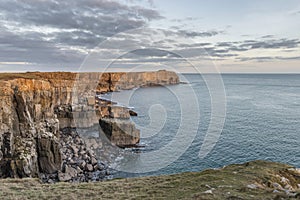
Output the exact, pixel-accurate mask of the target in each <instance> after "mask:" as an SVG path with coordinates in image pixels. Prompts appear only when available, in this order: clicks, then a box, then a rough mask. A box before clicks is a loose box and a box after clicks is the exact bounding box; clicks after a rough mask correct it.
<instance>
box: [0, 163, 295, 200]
mask: <svg viewBox="0 0 300 200" xmlns="http://www.w3.org/2000/svg"><path fill="white" fill-rule="evenodd" d="M288 168H291V166H288V165H285V164H279V163H271V162H266V161H255V162H250V163H248V164H243V165H230V166H228V167H225V168H223V169H220V170H205V171H203V172H188V173H182V174H176V175H167V176H156V177H142V178H130V179H115V180H110V181H105V182H97V183H57V184H41V183H40V182H39V180H38V179H3V180H0V199H281V198H283V199H286V198H288V197H287V196H285V195H284V193H273V190H274V189H273V188H271V187H268V186H267V185H268V183H269V182H270V183H271V182H273V181H275V182H276V181H279V180H277V179H278V174H279V175H282V174H283V173H285V174H284V175H285V177H288V178H290V179H293V178H294V179H293V184H296V182H295V181H298V182H300V179H299V180H298V179H295V176H294V175H293V174H288V173H287V169H288ZM276 175H277V176H276ZM253 183H259V184H262V185H266V187H265V188H261V189H259V188H257V189H250V188H248V187H247V186H248V185H249V184H253ZM209 190H211V191H212V193H210V192H209Z"/></svg>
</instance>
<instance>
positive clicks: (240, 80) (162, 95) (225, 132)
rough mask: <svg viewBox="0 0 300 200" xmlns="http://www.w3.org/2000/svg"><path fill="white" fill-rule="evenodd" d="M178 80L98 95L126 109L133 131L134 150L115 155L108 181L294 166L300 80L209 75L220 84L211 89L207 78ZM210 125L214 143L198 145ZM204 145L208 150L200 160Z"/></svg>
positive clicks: (298, 160)
mask: <svg viewBox="0 0 300 200" xmlns="http://www.w3.org/2000/svg"><path fill="white" fill-rule="evenodd" d="M180 76H181V80H184V83H181V84H178V85H169V86H157V87H145V88H135V89H133V90H123V91H120V92H113V93H109V94H106V95H104V97H105V98H110V99H111V100H113V101H116V102H118V103H119V104H120V105H124V106H127V107H132V109H134V111H136V112H137V113H138V116H136V117H132V118H131V120H132V121H133V122H134V123H135V125H136V127H137V128H139V129H140V130H141V140H140V147H138V148H133V149H132V148H128V149H124V150H122V151H123V153H120V156H119V157H118V159H115V160H114V161H112V163H110V167H111V168H112V171H113V176H114V177H137V176H154V175H162V174H175V173H181V172H191V171H201V170H204V169H208V168H221V167H223V166H226V165H229V164H237V163H244V162H248V161H252V160H269V161H276V162H283V163H288V164H291V165H294V166H296V167H300V148H299V144H300V75H298V74H222V75H213V74H211V75H210V76H212V79H211V80H214V78H216V80H217V81H218V82H219V83H221V84H222V87H221V89H220V88H218V89H216V90H214V89H213V88H211V87H215V86H214V84H209V83H208V81H207V79H209V78H207V76H206V77H204V76H202V75H200V74H182V75H180ZM213 76H218V77H213ZM222 89H223V90H222ZM221 90H222V91H221ZM212 91H214V92H215V93H218V91H220V95H218V94H217V95H216V94H214V95H213V94H212ZM213 98H214V99H213ZM216 98H217V99H216ZM195 101H196V102H195ZM213 101H216V102H217V103H218V102H220V104H221V105H220V106H223V107H221V108H217V109H216V111H215V112H216V113H217V114H218V109H220V112H219V114H220V116H218V117H220V118H223V119H224V121H223V122H224V124H222V120H219V122H212V110H213V109H214V108H213V107H214V106H213V105H214V104H213V103H212V102H213ZM222 111H225V113H223V112H222ZM214 123H219V124H218V125H216V126H218V127H215V132H214V131H213V132H212V133H211V134H215V137H213V141H211V142H210V143H209V142H208V144H205V138H206V137H207V135H208V134H209V133H208V129H209V127H210V126H211V127H212V129H213V130H214ZM218 130H219V131H218ZM179 135H180V136H179ZM205 145H208V146H209V148H208V150H206V154H205V155H204V157H203V156H202V157H201V156H199V152H200V149H201V148H203V146H205ZM166 149H167V150H166ZM165 150H166V151H165ZM124 152H125V153H124ZM128 155H130V156H128ZM125 165H126V166H125ZM122 166H125V167H122Z"/></svg>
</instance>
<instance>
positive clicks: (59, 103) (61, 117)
mask: <svg viewBox="0 0 300 200" xmlns="http://www.w3.org/2000/svg"><path fill="white" fill-rule="evenodd" d="M176 83H179V78H178V76H177V75H176V74H175V73H173V72H168V71H158V72H136V73H80V74H76V73H69V72H53V73H52V72H51V73H39V72H34V73H23V74H1V76H0V105H1V110H0V177H16V178H17V177H18V178H19V177H20V178H22V177H39V176H40V175H41V174H46V175H49V174H55V175H53V176H58V175H60V179H62V180H73V179H74V180H75V179H76V180H79V181H80V180H86V179H87V178H86V177H87V176H91V175H90V174H88V175H87V173H85V172H81V171H80V170H88V171H89V172H94V170H96V169H97V170H98V166H97V165H96V164H95V160H93V162H92V161H91V159H92V158H89V159H88V160H84V159H83V160H84V161H85V162H86V161H87V166H88V167H84V168H80V167H79V169H78V168H76V167H75V164H74V163H68V162H64V160H66V159H68V158H65V154H66V152H68V150H66V149H65V150H63V146H64V144H65V143H61V140H62V138H65V137H64V136H61V135H60V134H65V132H62V131H60V129H63V128H67V127H77V126H81V127H89V126H92V125H94V124H95V123H98V119H99V118H98V117H99V116H97V112H95V110H97V109H98V110H99V107H96V105H95V102H94V100H95V99H94V100H93V97H95V94H96V93H105V92H111V91H116V90H120V89H131V88H134V87H142V86H152V85H166V84H176ZM87 97H88V98H87ZM114 115H121V113H120V114H118V113H115V114H114ZM100 117H101V116H100ZM76 119H77V121H76ZM106 131H107V130H106ZM108 135H109V134H108ZM75 138H76V137H75ZM115 138H117V137H115ZM118 138H121V140H126V141H127V138H126V137H125V139H124V137H121V136H118ZM134 140H135V141H134V142H137V141H138V140H137V139H136V138H135V139H134ZM73 143H74V145H75V146H76V145H78V144H77V143H76V142H73ZM74 145H73V146H74ZM68 148H72V145H69V146H68ZM70 155H72V156H73V157H74V155H75V158H74V160H77V161H78V160H79V161H80V160H81V161H82V157H80V155H78V152H77V154H76V153H74V152H73V154H70ZM76 156H79V157H78V159H77V158H76ZM77 161H76V162H77ZM81 161H80V162H81ZM74 162H75V161H74ZM97 162H98V161H97ZM66 163H67V164H66ZM76 165H77V164H76ZM66 166H67V167H66ZM73 169H75V170H76V173H75V170H73ZM97 170H96V171H97ZM66 171H68V172H70V173H71V174H76V176H75V175H74V177H75V178H74V177H70V176H69V175H70V173H68V174H62V173H66ZM97 173H98V172H97ZM80 174H81V175H80ZM82 174H84V175H82ZM66 176H67V177H66ZM76 177H77V178H76ZM48 179H49V178H48Z"/></svg>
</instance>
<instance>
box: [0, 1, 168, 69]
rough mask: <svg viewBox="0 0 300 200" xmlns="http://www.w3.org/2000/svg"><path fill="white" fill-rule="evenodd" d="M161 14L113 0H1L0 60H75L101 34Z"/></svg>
mask: <svg viewBox="0 0 300 200" xmlns="http://www.w3.org/2000/svg"><path fill="white" fill-rule="evenodd" d="M149 3H150V4H151V1H149ZM152 3H153V2H152ZM163 18H164V17H163V16H161V15H160V13H159V12H158V11H156V10H154V9H150V8H146V7H142V6H139V5H131V6H129V5H125V4H122V3H120V2H118V1H114V0H65V1H55V0H48V1H43V0H2V1H0V61H3V62H29V63H41V64H42V63H43V64H44V63H52V64H56V63H57V64H58V63H60V64H67V65H68V64H70V63H72V65H77V66H79V64H80V62H81V61H82V60H83V58H84V57H85V55H86V53H87V51H88V50H89V49H92V48H94V47H95V46H96V45H98V44H99V43H100V42H101V41H103V40H104V39H105V38H107V37H109V36H113V35H114V34H117V33H120V32H124V31H127V30H130V29H134V28H139V27H143V26H146V25H147V24H148V23H149V21H152V20H159V19H163Z"/></svg>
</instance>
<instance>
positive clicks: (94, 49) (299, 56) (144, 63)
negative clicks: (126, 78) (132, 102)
mask: <svg viewBox="0 0 300 200" xmlns="http://www.w3.org/2000/svg"><path fill="white" fill-rule="evenodd" d="M299 64H300V1H299V0H251V1H241V0H226V1H224V0H210V1H206V0H185V1H179V0H160V1H158V0H144V1H140V0H1V1H0V71H2V72H16V71H145V70H158V69H170V70H175V71H178V72H195V71H201V72H208V73H213V72H222V73H300V66H299Z"/></svg>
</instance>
